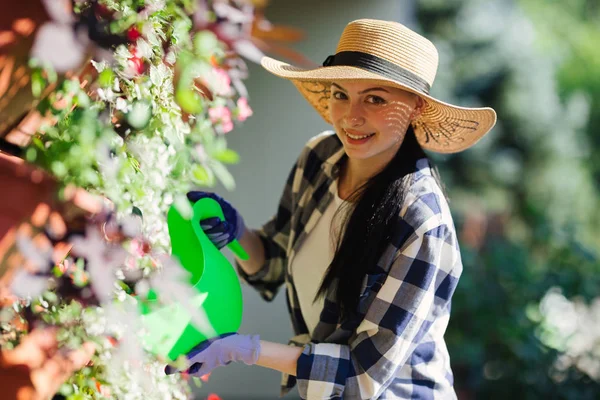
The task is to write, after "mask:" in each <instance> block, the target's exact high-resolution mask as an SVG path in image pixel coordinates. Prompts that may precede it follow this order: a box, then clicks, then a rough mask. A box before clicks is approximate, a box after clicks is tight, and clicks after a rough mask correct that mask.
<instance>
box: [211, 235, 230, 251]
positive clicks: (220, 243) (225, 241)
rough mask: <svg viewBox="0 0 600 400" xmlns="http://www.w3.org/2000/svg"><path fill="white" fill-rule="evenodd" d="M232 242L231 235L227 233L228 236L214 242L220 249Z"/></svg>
mask: <svg viewBox="0 0 600 400" xmlns="http://www.w3.org/2000/svg"><path fill="white" fill-rule="evenodd" d="M230 242H231V239H230V237H229V235H227V237H226V238H224V239H221V240H219V241H217V242H213V244H214V245H215V246H216V247H217V248H218V249H222V248H223V247H225V246H227V245H228V244H229V243H230Z"/></svg>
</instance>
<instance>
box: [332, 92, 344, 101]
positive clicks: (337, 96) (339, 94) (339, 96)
mask: <svg viewBox="0 0 600 400" xmlns="http://www.w3.org/2000/svg"><path fill="white" fill-rule="evenodd" d="M333 98H334V99H336V100H346V99H347V98H348V97H347V96H346V94H345V93H343V92H333Z"/></svg>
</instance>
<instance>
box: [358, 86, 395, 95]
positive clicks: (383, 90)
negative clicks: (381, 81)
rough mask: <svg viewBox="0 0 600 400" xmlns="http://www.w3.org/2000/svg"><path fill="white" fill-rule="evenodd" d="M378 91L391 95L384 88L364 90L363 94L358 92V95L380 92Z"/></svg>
mask: <svg viewBox="0 0 600 400" xmlns="http://www.w3.org/2000/svg"><path fill="white" fill-rule="evenodd" d="M378 91H379V92H386V93H389V90H385V89H384V88H382V87H374V88H368V89H365V90H363V91H362V92H358V94H364V93H368V92H378Z"/></svg>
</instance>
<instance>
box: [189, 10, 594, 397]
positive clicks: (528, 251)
mask: <svg viewBox="0 0 600 400" xmlns="http://www.w3.org/2000/svg"><path fill="white" fill-rule="evenodd" d="M266 17H267V18H268V19H269V20H270V21H273V22H274V23H277V24H283V25H288V26H291V27H295V28H299V29H301V30H303V31H304V32H305V34H306V37H305V39H304V40H303V41H301V42H300V43H298V44H296V45H294V46H293V48H294V49H295V50H297V51H299V52H301V53H302V54H304V55H305V56H306V57H308V58H309V59H311V60H313V61H314V62H315V63H318V64H320V63H321V62H322V61H323V60H324V59H325V58H326V57H327V56H328V55H329V54H332V53H333V52H334V51H335V47H336V44H337V40H338V38H339V35H340V34H341V32H342V30H343V28H344V26H345V25H346V23H347V22H349V21H351V20H353V19H357V18H380V19H389V20H395V21H399V22H402V23H404V24H406V25H407V26H409V27H411V28H412V29H414V30H416V31H418V32H420V33H421V34H423V35H424V36H426V37H427V38H429V39H430V40H432V41H433V42H434V43H435V45H436V46H437V48H438V50H439V53H440V66H439V69H438V75H437V78H436V82H435V84H434V86H433V88H432V94H433V95H434V96H436V97H437V98H440V99H442V100H444V101H448V102H452V103H454V104H459V105H463V106H482V105H485V106H491V107H493V108H494V109H495V110H496V111H497V112H498V117H499V120H498V124H497V125H496V127H495V128H494V129H493V131H492V132H491V133H490V134H488V135H487V136H486V137H485V138H484V139H483V140H482V141H481V142H480V143H479V144H478V145H477V146H475V147H474V148H472V149H470V150H468V151H465V152H463V153H460V154H456V155H448V156H438V155H433V154H432V155H431V156H432V159H433V160H435V161H436V162H437V164H438V166H439V169H440V172H441V174H442V178H443V180H444V182H445V184H446V189H447V192H448V194H449V198H450V206H451V209H452V211H453V215H454V218H455V222H456V224H457V229H458V231H459V234H460V243H461V251H462V256H463V263H464V272H463V275H462V278H461V281H460V283H459V286H458V289H457V292H456V294H455V295H454V301H453V309H452V317H451V320H450V326H449V328H448V331H447V334H446V338H447V342H448V346H449V349H450V354H451V358H452V367H453V370H454V374H455V386H456V390H457V393H458V395H459V398H460V399H463V400H470V399H506V398H507V397H508V396H512V397H514V398H518V399H540V398H547V399H577V400H579V399H598V398H600V259H599V254H598V249H599V248H600V246H599V245H600V211H598V210H599V209H600V207H599V206H600V196H599V193H600V157H599V156H598V151H599V150H600V135H599V134H598V133H597V128H596V127H597V126H598V125H599V124H600V52H598V42H599V41H600V2H598V1H597V0H568V1H566V0H563V1H560V2H559V1H547V0H515V1H510V0H493V1H489V0H486V1H483V0H462V1H460V0H445V1H441V0H403V1H397V0H372V1H369V2H367V1H360V0H344V1H342V0H329V1H327V2H322V1H318V0H304V1H289V0H288V1H283V0H279V1H276V0H273V1H271V2H270V4H269V6H268V7H267V8H266ZM246 85H247V88H248V91H249V94H250V105H251V106H252V108H253V110H254V116H253V117H252V118H250V119H249V120H248V121H247V122H246V123H245V124H244V126H243V127H241V128H239V129H236V130H235V131H234V132H232V133H230V134H229V136H228V143H229V147H231V148H232V149H234V150H236V151H238V152H239V154H240V156H241V162H240V164H239V165H236V166H233V167H232V168H231V172H232V174H233V175H234V177H235V180H236V182H237V187H236V189H235V190H234V191H232V192H229V193H227V191H226V190H225V189H224V188H222V187H219V188H217V189H216V190H217V191H218V192H220V193H221V194H223V195H224V196H225V197H226V198H227V199H228V200H230V201H231V202H232V203H233V204H234V205H235V206H236V207H237V208H238V209H239V210H240V211H241V212H242V214H243V215H244V217H245V219H246V223H247V224H248V225H249V226H253V227H256V226H258V225H260V224H262V223H264V222H265V221H266V220H267V219H268V218H269V217H270V216H271V215H272V214H273V213H274V212H275V210H276V207H277V204H278V201H279V196H280V194H281V190H282V189H283V184H284V181H285V178H286V176H287V174H288V172H289V169H290V168H291V166H292V164H293V163H294V161H295V159H296V157H297V156H298V154H299V152H300V150H301V148H302V146H303V145H304V143H305V142H306V140H307V139H308V138H310V137H311V136H313V135H315V134H317V133H319V132H321V131H323V130H325V129H328V126H327V125H326V124H325V122H324V121H323V120H321V119H320V117H319V116H318V115H317V114H316V113H315V112H314V111H313V110H312V108H311V107H310V106H309V105H308V103H306V102H305V101H304V100H303V99H302V98H301V96H300V95H299V94H298V93H297V91H296V89H295V88H294V87H293V85H292V84H291V83H289V82H287V81H285V80H282V79H279V78H276V77H274V76H272V75H270V74H268V73H266V72H265V71H264V70H262V68H261V67H260V66H257V65H254V64H253V65H250V78H249V79H248V80H247V81H246ZM244 296H245V304H246V309H245V314H244V323H243V326H242V329H241V331H242V332H244V333H258V334H260V335H261V337H262V338H263V339H265V340H271V341H276V342H281V343H286V342H287V340H288V339H289V337H291V336H292V329H291V325H290V321H289V316H288V314H287V311H286V305H285V295H284V293H283V292H281V293H280V294H279V295H278V296H277V297H276V298H275V300H274V301H273V302H272V303H265V302H264V301H262V300H261V299H260V298H259V296H258V295H257V294H256V293H255V292H253V291H252V290H251V289H249V288H247V287H244ZM279 380H280V375H279V373H277V372H274V371H269V370H265V369H261V368H257V367H246V366H240V365H232V366H229V367H228V368H223V369H218V370H216V371H215V372H214V373H213V374H212V376H211V379H210V381H209V383H208V384H205V385H204V386H203V387H202V388H201V389H199V390H198V398H206V396H207V395H208V394H209V393H218V394H219V396H220V397H221V398H223V399H225V400H233V399H275V398H277V396H278V393H279ZM287 398H290V399H293V398H298V396H297V393H292V394H290V395H288V396H287Z"/></svg>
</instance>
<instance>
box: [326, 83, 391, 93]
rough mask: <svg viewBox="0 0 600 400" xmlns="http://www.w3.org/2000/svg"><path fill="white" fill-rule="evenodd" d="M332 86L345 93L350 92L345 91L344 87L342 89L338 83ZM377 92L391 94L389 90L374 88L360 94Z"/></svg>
mask: <svg viewBox="0 0 600 400" xmlns="http://www.w3.org/2000/svg"><path fill="white" fill-rule="evenodd" d="M331 86H335V87H337V88H338V89H340V90H343V91H344V92H348V91H347V90H346V89H344V88H343V87H341V86H340V85H338V84H337V83H332V84H331ZM377 91H380V92H386V93H389V90H386V89H384V88H382V87H372V88H368V89H365V90H363V91H362V92H358V94H365V93H368V92H377Z"/></svg>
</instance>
